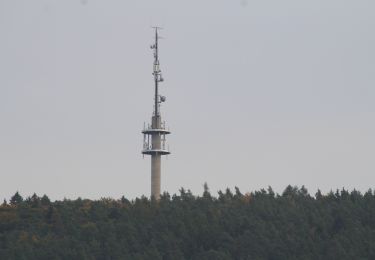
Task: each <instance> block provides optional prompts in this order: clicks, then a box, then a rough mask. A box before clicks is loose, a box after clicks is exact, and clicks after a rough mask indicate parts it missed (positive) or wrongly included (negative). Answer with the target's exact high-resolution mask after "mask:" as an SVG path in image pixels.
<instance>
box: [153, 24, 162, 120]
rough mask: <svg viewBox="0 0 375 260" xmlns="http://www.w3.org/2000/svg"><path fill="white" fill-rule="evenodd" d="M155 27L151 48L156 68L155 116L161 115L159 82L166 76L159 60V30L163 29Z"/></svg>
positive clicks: (154, 73) (154, 72)
mask: <svg viewBox="0 0 375 260" xmlns="http://www.w3.org/2000/svg"><path fill="white" fill-rule="evenodd" d="M152 28H154V29H155V43H154V44H153V45H151V49H153V50H154V70H153V73H152V75H154V81H155V105H154V114H155V116H160V111H159V110H160V107H159V82H163V81H164V78H163V76H162V74H161V70H160V61H159V39H160V36H159V34H158V30H161V29H162V28H161V27H158V26H154V27H152Z"/></svg>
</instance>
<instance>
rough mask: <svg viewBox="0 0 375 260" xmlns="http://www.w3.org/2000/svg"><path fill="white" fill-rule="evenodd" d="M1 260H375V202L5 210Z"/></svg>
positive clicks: (275, 199)
mask: <svg viewBox="0 0 375 260" xmlns="http://www.w3.org/2000/svg"><path fill="white" fill-rule="evenodd" d="M0 259H2V260H7V259H12V260H13V259H25V260H26V259H27V260H33V259H38V260H43V259H46V260H47V259H48V260H53V259H56V260H57V259H67V260H73V259H79V260H82V259H83V260H85V259H103V260H107V259H108V260H109V259H130V260H137V259H138V260H141V259H152V260H157V259H178V260H182V259H197V260H205V259H212V260H220V259H239V260H240V259H296V260H297V259H298V260H300V259H375V194H374V192H373V191H372V190H369V191H368V192H366V193H364V194H361V193H360V192H358V191H356V190H353V191H351V192H349V191H346V190H341V191H336V192H330V193H329V194H326V195H322V194H321V193H320V192H319V191H318V192H317V193H316V194H315V196H311V195H310V194H309V193H308V192H307V190H306V189H305V188H304V187H302V188H297V187H292V186H288V187H287V188H286V189H285V190H284V192H283V193H282V194H275V192H274V191H273V190H272V189H271V188H268V189H267V190H260V191H256V192H252V193H248V194H242V193H241V192H240V190H239V189H237V188H236V189H235V191H231V190H229V189H227V190H226V191H225V192H219V194H218V195H217V196H213V195H211V194H210V192H209V190H208V188H207V186H205V189H204V192H203V194H202V195H200V196H194V195H193V194H192V193H191V192H190V191H187V190H184V189H181V190H180V194H177V195H173V196H171V195H169V194H168V193H165V194H163V196H162V197H161V200H160V201H159V202H156V201H154V200H149V199H147V198H145V197H142V198H137V199H135V200H133V201H129V200H127V199H126V198H124V197H123V198H121V199H120V200H114V199H101V200H98V201H92V200H83V199H77V200H63V201H55V202H51V201H50V200H49V199H48V197H47V196H43V197H38V196H37V195H35V194H34V195H33V196H31V197H29V198H26V199H24V198H22V197H21V196H20V194H18V193H16V194H15V195H14V196H13V197H12V198H11V199H10V201H9V203H8V202H6V201H4V203H3V204H2V205H1V206H0Z"/></svg>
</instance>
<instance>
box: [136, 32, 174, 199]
mask: <svg viewBox="0 0 375 260" xmlns="http://www.w3.org/2000/svg"><path fill="white" fill-rule="evenodd" d="M154 29H155V43H154V44H153V45H151V49H153V50H154V64H153V73H152V75H153V76H154V83H155V95H154V111H153V115H152V118H151V124H148V125H147V126H146V124H145V125H144V126H143V131H142V134H143V149H142V154H143V155H151V198H154V199H156V200H159V198H160V183H161V156H162V155H168V154H170V151H169V147H167V145H166V135H168V134H170V133H171V132H170V131H169V129H167V128H166V124H165V121H162V119H161V113H160V105H161V103H163V102H165V101H166V98H165V96H162V95H160V94H159V83H161V82H163V81H164V79H163V77H162V74H161V70H160V61H159V35H158V30H159V29H160V28H159V27H154Z"/></svg>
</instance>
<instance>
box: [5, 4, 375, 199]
mask: <svg viewBox="0 0 375 260" xmlns="http://www.w3.org/2000/svg"><path fill="white" fill-rule="evenodd" d="M374 14H375V1H373V0H310V1H307V0H283V1H280V0H253V1H251V0H248V1H246V0H203V1H202V0H189V1H176V0H158V1H155V0H152V1H151V0H149V1H146V0H106V1H99V0H81V1H79V0H33V1H30V0H23V1H22V0H0V37H1V38H0V124H1V125H0V198H7V199H8V198H9V197H10V196H11V195H13V194H14V193H15V191H17V190H18V191H20V193H21V195H24V196H29V195H32V193H34V192H36V193H37V194H38V195H43V194H47V195H48V196H49V197H50V198H51V199H63V198H64V197H66V198H72V199H73V198H77V197H79V196H80V197H83V198H91V199H98V198H101V197H113V198H119V197H120V196H122V195H125V196H126V197H128V198H135V197H137V196H141V195H143V194H144V195H146V196H149V192H150V158H145V159H144V160H143V159H142V156H141V149H142V138H143V137H142V135H141V130H142V128H143V122H144V121H146V122H148V121H150V117H151V113H152V100H153V81H152V80H153V78H152V75H151V72H152V59H153V57H152V51H151V49H150V48H149V46H150V44H152V41H153V39H152V36H153V31H152V30H151V29H150V26H152V25H159V26H163V27H164V28H165V29H164V30H163V31H162V36H163V37H164V39H163V40H162V42H161V46H160V48H161V50H160V56H161V68H162V70H163V75H164V78H165V83H163V85H162V87H161V92H162V94H163V95H165V96H167V102H166V103H165V104H164V105H163V107H162V114H163V116H164V119H165V120H166V121H167V124H168V125H169V126H170V129H171V131H172V135H170V136H169V138H168V141H169V145H170V148H171V150H172V155H171V156H169V158H168V159H163V162H162V169H163V170H162V190H165V191H168V192H170V193H175V192H178V189H179V188H180V187H182V186H183V187H185V188H187V189H191V190H192V192H193V193H195V194H200V193H201V192H202V190H203V188H202V186H203V183H204V182H207V183H208V185H209V187H210V189H211V191H212V192H214V193H215V192H216V191H217V190H219V189H225V188H226V187H230V188H234V186H238V187H239V188H240V189H241V191H243V192H246V191H253V190H256V189H260V188H266V187H267V186H268V185H270V186H272V187H273V188H274V190H276V191H277V192H282V190H283V189H284V188H285V187H286V185H288V184H291V185H299V186H300V185H305V186H306V187H307V188H308V190H309V191H310V192H311V193H315V192H316V190H317V189H318V188H320V189H321V190H322V191H323V192H328V191H329V190H331V189H336V188H340V189H341V188H342V187H345V188H348V189H353V188H356V189H358V190H360V191H366V190H367V189H369V188H375V185H374V183H375V122H374V118H375V102H374V100H375V50H374V46H375V15H374Z"/></svg>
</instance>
